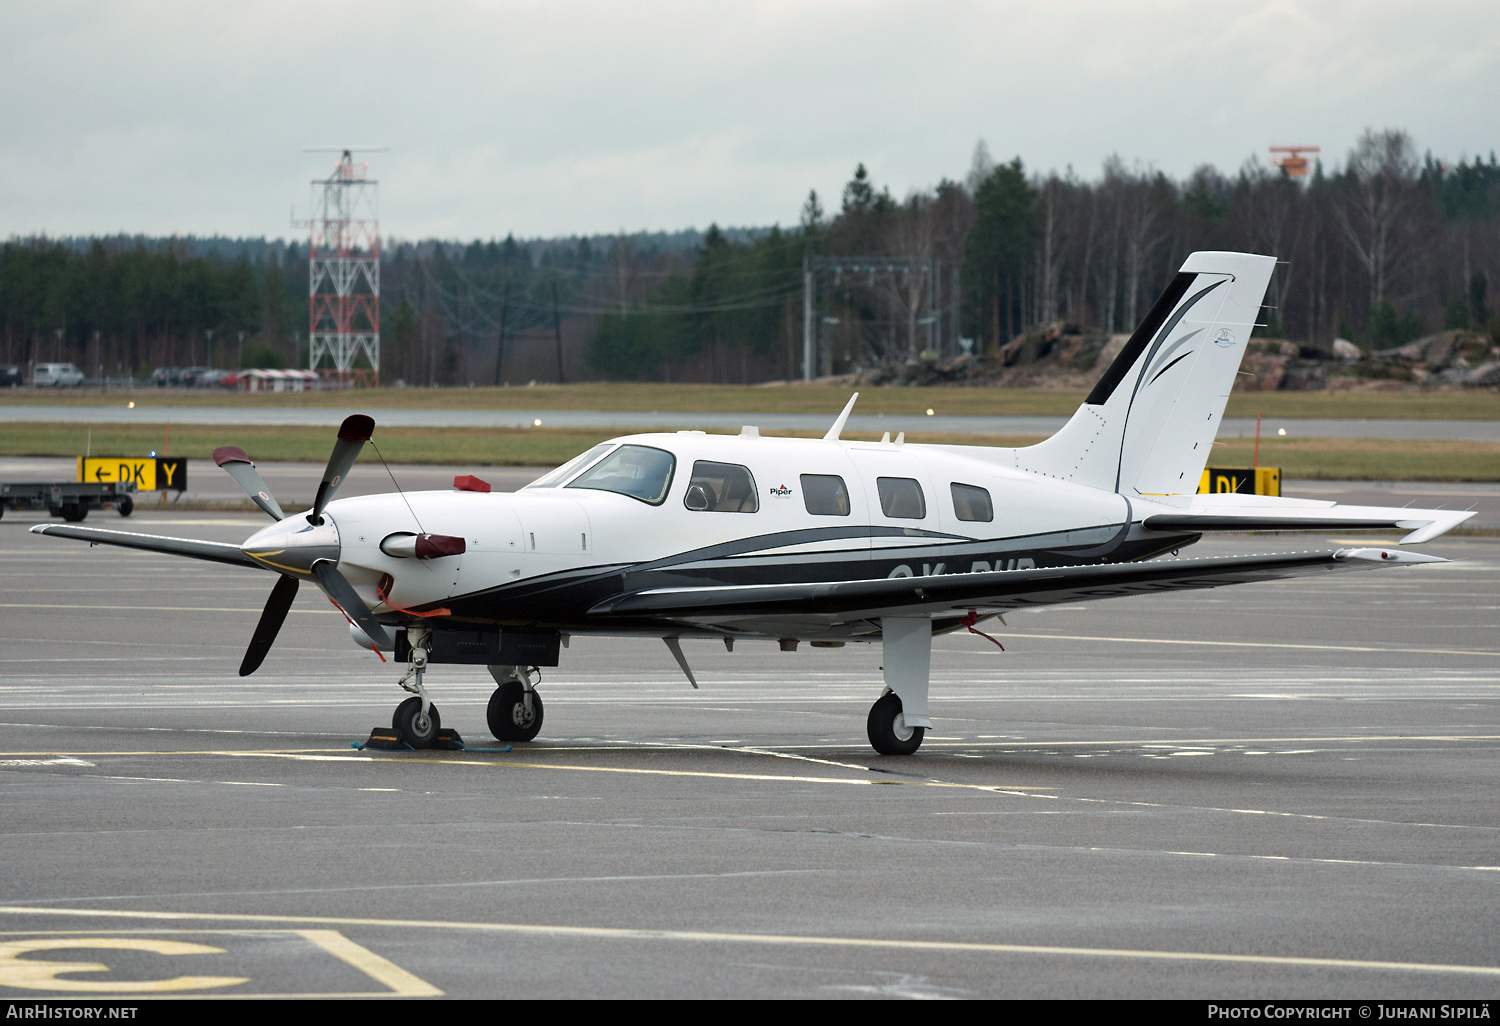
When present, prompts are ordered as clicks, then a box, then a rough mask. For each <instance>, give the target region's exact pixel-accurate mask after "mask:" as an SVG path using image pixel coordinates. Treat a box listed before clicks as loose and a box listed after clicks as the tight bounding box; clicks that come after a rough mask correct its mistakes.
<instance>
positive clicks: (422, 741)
mask: <svg viewBox="0 0 1500 1026" xmlns="http://www.w3.org/2000/svg"><path fill="white" fill-rule="evenodd" d="M442 725H443V721H442V717H440V716H438V708H437V706H435V705H428V706H427V715H426V717H423V715H422V700H421V699H420V698H417V697H415V696H413V697H411V698H408V699H407V700H406V701H404V702H402V703H401V704H400V705H398V706H396V712H395V714H394V715H393V716H391V726H392V727H394V728H395V729H396V736H397V737H398V738H400V739H401V740H402V741H405V742H406V743H407V744H409V745H411V746H412V747H413V748H430V747H431V746H432V744H433V742H435V741H436V740H437V736H438V730H439V728H441V727H442Z"/></svg>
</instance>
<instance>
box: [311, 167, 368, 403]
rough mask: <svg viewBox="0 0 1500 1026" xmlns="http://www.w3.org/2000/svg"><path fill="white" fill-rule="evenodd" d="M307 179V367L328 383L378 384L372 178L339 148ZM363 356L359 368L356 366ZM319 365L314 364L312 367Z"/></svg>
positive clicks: (366, 170)
mask: <svg viewBox="0 0 1500 1026" xmlns="http://www.w3.org/2000/svg"><path fill="white" fill-rule="evenodd" d="M342 154H343V155H342V156H341V157H340V158H339V162H338V163H337V164H336V165H335V166H334V170H333V174H332V175H330V176H329V177H328V178H326V179H314V180H313V183H312V218H311V220H310V221H309V222H308V227H309V229H310V231H311V234H310V240H309V244H308V252H307V293H308V297H307V316H308V326H307V337H308V342H309V346H308V354H307V359H308V362H307V366H308V369H309V370H315V371H320V372H322V374H323V376H324V378H325V379H327V380H328V381H329V382H330V383H331V384H333V386H334V387H335V388H348V387H350V386H354V387H361V386H363V387H372V388H373V387H376V386H378V385H379V384H380V213H379V207H378V200H379V192H378V188H379V183H378V182H376V181H375V180H374V179H373V178H368V177H366V176H367V174H368V173H369V172H368V169H369V166H370V165H369V163H368V162H366V163H364V164H363V165H356V164H355V163H354V158H353V153H352V150H351V149H345V150H343V151H342ZM361 354H363V356H364V358H365V359H364V362H365V366H358V365H357V363H358V361H359V357H360V356H361ZM320 363H321V364H322V365H323V366H321V367H320V366H319V364H320Z"/></svg>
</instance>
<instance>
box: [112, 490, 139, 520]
mask: <svg viewBox="0 0 1500 1026" xmlns="http://www.w3.org/2000/svg"><path fill="white" fill-rule="evenodd" d="M115 509H116V510H118V511H119V514H120V516H122V517H128V516H130V514H132V513H134V512H135V500H134V499H132V498H131V497H130V496H128V495H127V496H125V497H123V498H122V499H120V501H119V502H117V503H115Z"/></svg>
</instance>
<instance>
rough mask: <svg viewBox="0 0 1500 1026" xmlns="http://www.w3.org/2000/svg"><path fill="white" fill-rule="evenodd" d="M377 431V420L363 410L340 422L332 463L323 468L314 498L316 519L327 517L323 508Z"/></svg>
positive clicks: (312, 514)
mask: <svg viewBox="0 0 1500 1026" xmlns="http://www.w3.org/2000/svg"><path fill="white" fill-rule="evenodd" d="M374 433H375V421H374V419H373V418H371V417H366V416H365V415H364V414H362V413H356V414H355V415H354V416H352V417H346V418H345V419H344V423H342V424H340V425H339V440H338V441H337V442H334V443H333V453H332V455H330V456H329V457H328V467H327V469H325V470H324V471H323V481H322V483H321V484H319V485H318V497H317V498H316V499H314V500H313V507H312V512H311V514H310V517H311V519H312V521H313V523H319V522H320V521H321V520H322V519H323V509H324V507H326V506H327V505H328V504H329V503H330V502H332V501H333V496H334V494H335V493H336V492H338V490H339V482H341V481H343V480H344V475H345V474H347V473H349V470H350V468H352V467H353V466H354V461H355V460H356V459H358V458H359V451H360V450H361V449H363V448H364V447H365V443H366V442H368V441H369V440H370V436H371V435H372V434H374Z"/></svg>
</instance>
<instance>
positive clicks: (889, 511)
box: [875, 477, 927, 520]
mask: <svg viewBox="0 0 1500 1026" xmlns="http://www.w3.org/2000/svg"><path fill="white" fill-rule="evenodd" d="M875 488H876V490H877V491H879V492H880V511H881V512H882V513H884V514H885V515H886V516H888V517H890V518H892V519H894V520H921V519H922V518H923V517H925V516H927V500H926V498H925V497H924V496H923V495H922V486H921V485H919V484H917V482H915V481H913V480H912V479H911V478H909V477H877V478H876V479H875Z"/></svg>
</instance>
